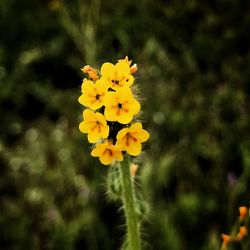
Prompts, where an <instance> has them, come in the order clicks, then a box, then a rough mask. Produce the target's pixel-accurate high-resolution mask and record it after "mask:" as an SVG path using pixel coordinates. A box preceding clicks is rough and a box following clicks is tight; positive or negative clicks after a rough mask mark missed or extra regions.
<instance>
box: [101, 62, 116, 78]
mask: <svg viewBox="0 0 250 250" xmlns="http://www.w3.org/2000/svg"><path fill="white" fill-rule="evenodd" d="M114 71H115V65H114V64H112V63H109V62H106V63H104V64H103V65H102V67H101V74H102V76H104V77H105V78H113V76H114Z"/></svg>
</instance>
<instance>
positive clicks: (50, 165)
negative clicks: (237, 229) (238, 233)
mask: <svg viewBox="0 0 250 250" xmlns="http://www.w3.org/2000/svg"><path fill="white" fill-rule="evenodd" d="M49 2H50V1H31V0H26V1H18V0H1V1H0V30H1V39H0V117H1V123H0V249H5V250H15V249H16V250H19V249H25V250H27V249H32V250H33V249H65V250H66V249H67V250H70V249H76V250H77V249H90V250H96V249H102V250H105V249H109V250H111V249H114V250H116V249H119V247H120V246H121V245H122V239H123V238H122V237H123V235H124V232H123V226H120V225H121V224H122V223H123V222H122V219H121V218H120V217H121V214H120V213H119V212H118V211H117V210H118V208H119V207H118V206H117V205H115V204H114V202H112V201H106V195H105V190H106V189H105V188H104V187H103V185H104V183H105V177H106V175H107V174H108V169H107V168H106V167H103V166H101V165H100V164H99V162H98V160H96V159H94V158H91V157H90V151H91V149H90V147H89V144H88V142H87V139H86V136H85V135H82V134H80V132H79V131H78V124H79V122H80V121H81V119H82V117H81V112H82V107H81V106H80V104H78V103H77V98H78V96H79V95H80V85H81V79H82V78H83V77H84V76H83V74H81V71H80V68H81V67H82V66H84V65H85V64H92V65H93V66H95V67H96V68H98V67H99V66H100V65H101V64H102V63H103V62H105V61H112V62H115V61H116V60H117V59H120V58H122V57H124V56H125V55H128V56H129V57H131V59H133V60H134V62H136V63H138V68H139V71H138V73H137V75H136V77H137V79H136V82H137V84H138V88H139V89H140V90H141V92H142V95H141V96H142V99H143V105H142V110H143V113H142V117H143V120H144V127H145V128H146V129H148V130H150V133H151V137H150V140H149V141H148V142H147V143H146V147H145V153H144V154H143V155H142V156H141V157H140V158H141V159H140V160H141V162H140V163H139V165H140V167H139V170H140V171H139V172H140V175H141V179H140V185H141V189H142V193H143V197H145V198H146V200H147V202H148V203H149V207H150V210H151V211H150V212H149V214H148V216H147V219H146V220H145V221H144V223H143V225H144V228H143V238H144V241H145V243H144V244H145V247H144V248H145V249H152V250H155V249H157V250H165V249H171V250H180V249H181V250H186V249H187V250H197V249H202V250H210V249H219V247H220V242H221V241H220V234H221V233H222V232H225V233H229V232H230V229H231V227H232V225H233V224H234V222H235V221H236V220H237V219H238V207H239V206H240V205H249V198H250V191H249V190H250V186H249V185H250V184H249V183H250V116H249V114H250V84H249V79H250V32H249V31H250V4H249V2H248V1H243V0H239V1H236V0H230V1H225V0H217V1H206V2H204V1H203V2H201V1H197V0H190V1H177V0H176V1H163V0H159V1H153V0H142V1H132V0H125V1H114V0H113V1H101V0H94V1H84V0H82V1H76V0H74V1H68V2H67V3H66V1H65V3H62V5H61V7H60V8H59V9H58V10H52V9H51V8H49V6H51V5H49ZM112 185H113V184H112ZM112 185H109V188H113V186H112ZM118 189H119V188H118ZM113 191H115V192H117V186H116V187H115V190H113ZM118 191H119V190H118ZM113 198H115V197H113ZM145 204H146V203H145ZM145 204H144V203H141V204H139V205H138V211H140V212H141V213H142V214H144V213H146V214H147V210H148V206H147V205H145ZM143 216H144V215H143ZM249 244H250V243H249V240H246V241H245V243H244V244H243V246H240V245H239V246H235V248H234V249H248V248H249ZM124 247H125V245H124Z"/></svg>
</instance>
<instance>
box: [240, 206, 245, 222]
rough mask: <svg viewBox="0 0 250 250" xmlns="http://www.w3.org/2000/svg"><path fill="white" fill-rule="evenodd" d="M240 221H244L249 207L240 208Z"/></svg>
mask: <svg viewBox="0 0 250 250" xmlns="http://www.w3.org/2000/svg"><path fill="white" fill-rule="evenodd" d="M239 212H240V219H244V218H245V217H246V216H247V207H243V206H242V207H239Z"/></svg>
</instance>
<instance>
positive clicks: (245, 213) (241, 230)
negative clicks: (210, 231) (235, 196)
mask: <svg viewBox="0 0 250 250" xmlns="http://www.w3.org/2000/svg"><path fill="white" fill-rule="evenodd" d="M239 213H240V216H239V221H238V223H237V227H236V231H235V232H233V233H232V234H231V235H228V234H224V233H223V234H221V238H222V240H223V243H222V247H221V250H226V249H228V245H229V244H230V243H233V242H240V241H242V240H243V239H244V238H245V237H246V236H247V234H248V230H247V225H248V222H249V214H250V210H249V209H248V208H247V207H245V206H241V207H239Z"/></svg>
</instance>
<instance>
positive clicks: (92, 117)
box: [79, 109, 109, 143]
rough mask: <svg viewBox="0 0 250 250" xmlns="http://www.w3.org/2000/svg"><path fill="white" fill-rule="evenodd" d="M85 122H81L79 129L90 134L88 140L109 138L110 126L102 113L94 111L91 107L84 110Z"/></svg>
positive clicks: (91, 141) (94, 140) (92, 141)
mask: <svg viewBox="0 0 250 250" xmlns="http://www.w3.org/2000/svg"><path fill="white" fill-rule="evenodd" d="M83 119H84V120H83V122H81V123H80V125H79V129H80V131H81V132H82V133H87V134H88V141H89V142H90V143H95V142H97V141H98V140H99V139H101V138H107V137H108V134H109V126H108V125H107V121H106V120H105V118H104V116H103V115H102V114H101V113H94V112H93V111H92V110H90V109H85V110H84V111H83Z"/></svg>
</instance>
